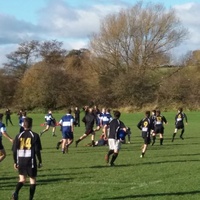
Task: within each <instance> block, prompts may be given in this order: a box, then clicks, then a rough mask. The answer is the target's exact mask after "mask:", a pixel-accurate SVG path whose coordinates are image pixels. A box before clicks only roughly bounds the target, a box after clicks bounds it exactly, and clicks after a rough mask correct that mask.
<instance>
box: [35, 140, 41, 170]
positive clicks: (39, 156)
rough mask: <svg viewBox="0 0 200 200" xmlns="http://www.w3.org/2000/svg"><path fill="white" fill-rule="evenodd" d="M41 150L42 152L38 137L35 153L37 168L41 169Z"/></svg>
mask: <svg viewBox="0 0 200 200" xmlns="http://www.w3.org/2000/svg"><path fill="white" fill-rule="evenodd" d="M41 150H42V145H41V140H40V137H37V141H36V147H35V152H36V155H37V159H38V168H40V167H42V156H41Z"/></svg>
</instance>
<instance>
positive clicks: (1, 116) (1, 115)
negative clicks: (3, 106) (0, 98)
mask: <svg viewBox="0 0 200 200" xmlns="http://www.w3.org/2000/svg"><path fill="white" fill-rule="evenodd" d="M2 119H3V113H0V121H1V120H2Z"/></svg>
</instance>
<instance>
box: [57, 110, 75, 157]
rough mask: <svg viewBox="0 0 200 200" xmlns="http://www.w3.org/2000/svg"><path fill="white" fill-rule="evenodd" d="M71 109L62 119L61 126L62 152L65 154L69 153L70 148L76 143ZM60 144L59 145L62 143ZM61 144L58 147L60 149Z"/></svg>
mask: <svg viewBox="0 0 200 200" xmlns="http://www.w3.org/2000/svg"><path fill="white" fill-rule="evenodd" d="M71 113H72V111H71V109H68V111H67V114H66V115H65V116H63V117H62V118H61V120H60V121H59V125H60V126H61V130H62V142H61V141H60V142H61V143H62V152H63V154H64V153H66V152H68V147H69V145H71V144H72V143H73V141H74V135H73V132H74V117H73V116H72V115H71ZM60 142H59V143H60ZM59 143H58V144H57V146H58V147H59Z"/></svg>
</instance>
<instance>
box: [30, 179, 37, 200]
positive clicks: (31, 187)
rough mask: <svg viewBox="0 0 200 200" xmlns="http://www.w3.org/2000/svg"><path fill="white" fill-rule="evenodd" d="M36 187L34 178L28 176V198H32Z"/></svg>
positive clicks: (31, 199)
mask: <svg viewBox="0 0 200 200" xmlns="http://www.w3.org/2000/svg"><path fill="white" fill-rule="evenodd" d="M35 189H36V178H35V177H32V178H30V189H29V200H33V197H34V194H35Z"/></svg>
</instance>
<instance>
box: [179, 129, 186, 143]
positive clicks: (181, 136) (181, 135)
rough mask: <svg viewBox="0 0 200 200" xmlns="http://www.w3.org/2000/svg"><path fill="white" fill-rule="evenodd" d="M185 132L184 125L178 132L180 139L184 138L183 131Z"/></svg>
mask: <svg viewBox="0 0 200 200" xmlns="http://www.w3.org/2000/svg"><path fill="white" fill-rule="evenodd" d="M184 132H185V129H184V127H183V128H182V130H181V134H180V138H181V139H182V140H184V138H183V133H184Z"/></svg>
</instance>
